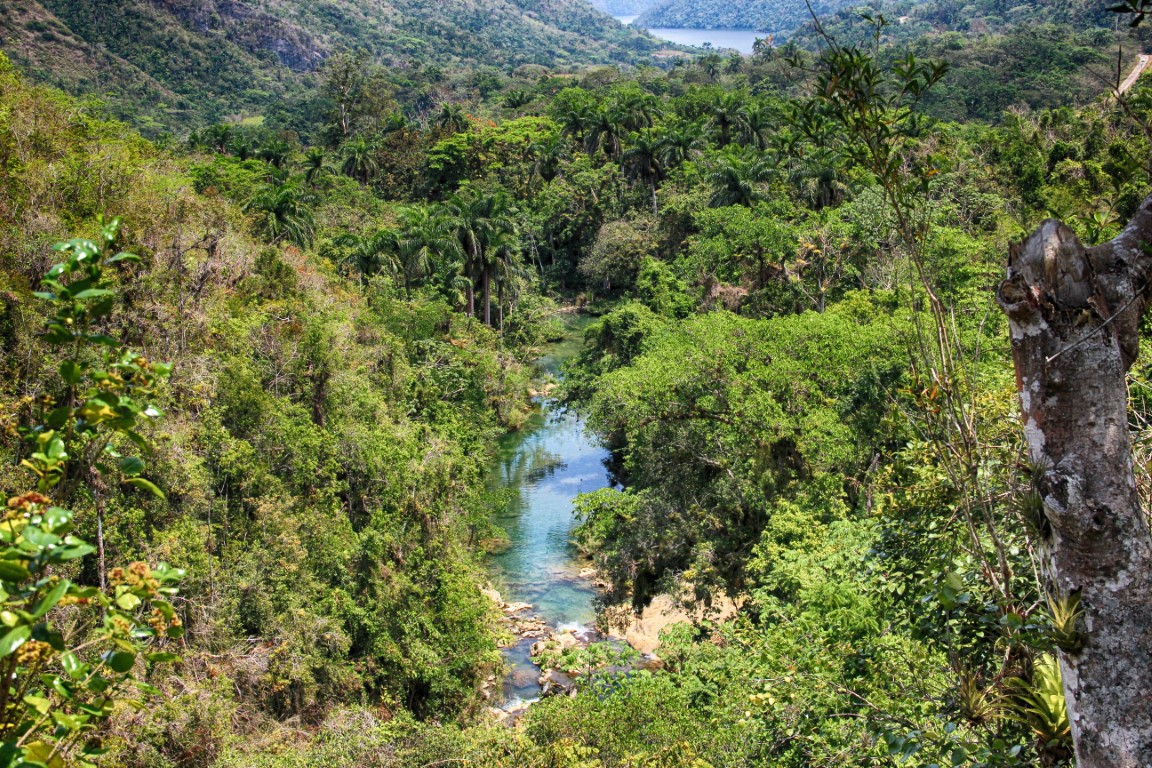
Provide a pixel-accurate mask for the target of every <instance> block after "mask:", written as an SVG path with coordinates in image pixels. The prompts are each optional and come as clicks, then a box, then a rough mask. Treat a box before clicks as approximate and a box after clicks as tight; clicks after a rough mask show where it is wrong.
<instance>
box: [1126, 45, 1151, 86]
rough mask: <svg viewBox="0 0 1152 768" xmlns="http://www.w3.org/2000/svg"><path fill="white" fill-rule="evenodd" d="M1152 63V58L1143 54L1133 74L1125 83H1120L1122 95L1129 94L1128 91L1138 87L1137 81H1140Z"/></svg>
mask: <svg viewBox="0 0 1152 768" xmlns="http://www.w3.org/2000/svg"><path fill="white" fill-rule="evenodd" d="M1150 62H1152V56H1149V55H1147V54H1141V55H1140V60H1139V61H1137V62H1136V66H1135V68H1133V70H1132V72H1131V74H1129V75H1128V77H1127V78H1125V80H1124V82H1122V83H1120V93H1122V94H1123V93H1127V92H1128V89H1129V88H1131V87H1132V86H1134V85H1136V81H1137V80H1139V79H1140V75H1142V74H1144V70H1146V69H1147V68H1148V64H1149V63H1150Z"/></svg>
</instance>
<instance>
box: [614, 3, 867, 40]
mask: <svg viewBox="0 0 1152 768" xmlns="http://www.w3.org/2000/svg"><path fill="white" fill-rule="evenodd" d="M866 4H867V3H866V2H862V0H813V2H812V10H813V11H815V12H816V13H817V14H818V15H821V16H822V15H825V14H829V13H835V12H836V11H839V10H841V9H843V8H846V7H852V6H858V5H866ZM810 19H811V15H810V14H809V11H808V6H807V5H806V4H805V2H804V0H663V2H661V3H660V4H659V5H656V6H654V7H652V8H650V9H649V10H647V11H645V12H644V13H642V14H641V15H640V18H638V19H637V20H636V22H635V25H636V26H638V27H644V28H647V29H657V28H660V27H687V28H690V29H755V30H758V31H760V32H764V33H766V34H773V35H786V34H788V33H790V32H792V31H794V30H795V29H796V28H797V27H799V26H801V25H802V24H804V23H806V22H807V21H809V20H810Z"/></svg>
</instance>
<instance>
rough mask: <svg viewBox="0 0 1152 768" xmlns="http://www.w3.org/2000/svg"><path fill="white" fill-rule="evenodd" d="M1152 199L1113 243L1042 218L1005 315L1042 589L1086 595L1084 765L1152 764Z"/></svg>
mask: <svg viewBox="0 0 1152 768" xmlns="http://www.w3.org/2000/svg"><path fill="white" fill-rule="evenodd" d="M1143 243H1152V197H1149V198H1148V199H1147V200H1145V201H1144V203H1143V205H1142V206H1141V207H1140V210H1139V211H1138V212H1137V214H1136V216H1135V217H1134V218H1133V219H1132V222H1131V223H1130V224H1129V225H1128V227H1127V228H1126V229H1125V230H1124V232H1123V233H1121V234H1120V235H1119V236H1117V237H1116V239H1114V240H1113V241H1111V242H1109V243H1105V244H1103V245H1099V246H1096V247H1093V248H1085V247H1084V246H1083V245H1081V243H1080V241H1079V240H1078V239H1077V237H1076V235H1075V234H1074V233H1073V232H1072V230H1070V229H1069V228H1068V227H1066V226H1065V225H1064V224H1062V223H1061V222H1059V221H1055V220H1052V219H1049V220H1048V221H1045V222H1044V223H1043V224H1042V225H1041V226H1040V228H1039V229H1038V230H1036V232H1035V233H1033V234H1032V235H1031V236H1030V237H1029V238H1028V239H1027V240H1026V241H1025V242H1024V243H1022V244H1020V245H1017V246H1014V247H1013V248H1012V251H1011V254H1010V256H1009V261H1008V277H1007V279H1006V280H1004V282H1002V283H1001V285H1000V288H999V291H998V299H999V301H1000V305H1001V307H1002V308H1003V309H1004V311H1005V312H1006V313H1007V315H1008V321H1009V327H1010V330H1011V337H1012V351H1013V356H1014V358H1015V363H1016V381H1017V387H1018V389H1019V392H1020V405H1021V418H1022V419H1023V422H1024V432H1025V436H1026V438H1027V443H1028V450H1029V453H1030V455H1031V460H1032V463H1033V466H1035V467H1037V468H1038V469H1037V471H1036V475H1037V477H1035V478H1034V480H1035V481H1036V485H1037V488H1038V489H1039V491H1040V495H1041V497H1042V499H1043V502H1044V505H1043V514H1044V517H1045V518H1046V522H1045V521H1041V522H1043V523H1044V524H1043V525H1042V526H1041V534H1040V535H1041V537H1042V539H1043V542H1042V546H1041V551H1042V552H1043V557H1044V578H1045V580H1046V582H1047V585H1046V586H1047V588H1048V590H1049V591H1050V593H1051V594H1052V596H1053V598H1055V599H1067V598H1070V597H1074V596H1079V599H1080V606H1081V608H1082V609H1083V611H1084V615H1083V617H1082V619H1081V620H1080V622H1079V625H1078V628H1079V632H1080V640H1081V642H1082V645H1083V647H1082V648H1079V649H1075V648H1074V647H1073V648H1071V649H1068V650H1062V651H1061V653H1060V657H1061V667H1062V671H1063V675H1064V694H1065V699H1066V700H1067V703H1068V714H1069V720H1070V723H1071V726H1072V737H1073V741H1074V742H1075V749H1076V759H1077V764H1078V765H1079V768H1101V767H1102V766H1108V767H1109V768H1111V767H1112V766H1116V767H1117V768H1121V767H1122V768H1147V767H1148V766H1152V537H1150V534H1149V527H1148V521H1147V518H1146V517H1145V515H1144V511H1143V510H1142V509H1141V507H1140V499H1139V497H1138V495H1137V492H1136V482H1135V477H1134V473H1133V461H1132V450H1131V440H1130V437H1129V424H1128V391H1127V386H1126V380H1125V377H1126V374H1127V371H1128V369H1129V368H1130V367H1131V365H1132V363H1133V362H1134V361H1135V359H1136V355H1137V352H1138V350H1139V322H1140V317H1141V315H1142V314H1143V312H1144V310H1145V307H1146V306H1147V304H1148V301H1149V278H1150V277H1152V256H1150V255H1149V254H1148V253H1146V252H1145V250H1144V248H1143V247H1142V244H1143Z"/></svg>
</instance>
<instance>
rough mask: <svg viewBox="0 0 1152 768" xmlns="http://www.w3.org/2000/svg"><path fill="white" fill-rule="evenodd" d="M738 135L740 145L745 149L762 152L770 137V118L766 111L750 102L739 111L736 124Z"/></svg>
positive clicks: (766, 146)
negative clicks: (751, 148) (749, 148)
mask: <svg viewBox="0 0 1152 768" xmlns="http://www.w3.org/2000/svg"><path fill="white" fill-rule="evenodd" d="M736 128H737V131H738V132H739V134H740V144H741V145H742V146H745V147H753V148H755V149H760V150H764V149H767V148H768V142H769V139H770V138H771V135H772V118H771V115H769V114H768V110H766V109H764V107H762V106H761V105H760V104H757V103H756V102H752V103H750V104H748V105H747V106H745V107H744V109H742V110H741V111H740V114H739V117H738V119H737V123H736Z"/></svg>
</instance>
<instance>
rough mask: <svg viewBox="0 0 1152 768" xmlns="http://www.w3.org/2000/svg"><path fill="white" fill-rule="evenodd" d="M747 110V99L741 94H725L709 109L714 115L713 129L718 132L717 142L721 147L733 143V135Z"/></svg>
mask: <svg viewBox="0 0 1152 768" xmlns="http://www.w3.org/2000/svg"><path fill="white" fill-rule="evenodd" d="M744 110H745V98H744V96H743V95H742V94H739V93H723V94H720V97H719V98H718V99H716V101H715V102H713V103H712V105H711V107H709V110H708V111H709V113H710V114H711V115H712V127H713V128H714V129H715V130H716V132H717V141H718V143H719V145H720V146H721V147H725V146H727V145H728V144H729V143H730V142H731V141H732V134H733V133H734V132H735V130H736V127H737V126H738V125H740V121H741V119H742V118H743V114H744Z"/></svg>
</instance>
